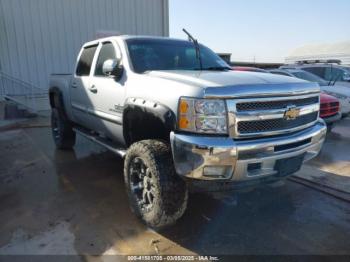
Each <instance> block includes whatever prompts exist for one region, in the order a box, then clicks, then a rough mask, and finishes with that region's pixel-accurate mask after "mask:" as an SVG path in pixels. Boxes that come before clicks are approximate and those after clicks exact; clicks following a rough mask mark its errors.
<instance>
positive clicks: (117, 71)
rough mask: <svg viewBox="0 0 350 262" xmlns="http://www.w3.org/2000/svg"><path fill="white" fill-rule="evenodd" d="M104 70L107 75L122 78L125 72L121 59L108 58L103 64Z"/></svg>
mask: <svg viewBox="0 0 350 262" xmlns="http://www.w3.org/2000/svg"><path fill="white" fill-rule="evenodd" d="M102 72H103V74H104V75H106V76H114V77H116V78H120V77H121V75H122V73H123V67H122V65H121V59H108V60H106V61H105V62H104V63H103V65H102Z"/></svg>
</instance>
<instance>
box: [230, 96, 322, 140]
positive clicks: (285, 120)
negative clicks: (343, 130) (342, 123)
mask: <svg viewBox="0 0 350 262" xmlns="http://www.w3.org/2000/svg"><path fill="white" fill-rule="evenodd" d="M227 108H228V111H229V130H230V136H231V137H234V138H246V137H260V136H271V135H278V134H284V133H288V132H293V131H297V130H301V129H303V128H306V127H308V126H311V125H312V124H314V123H315V122H316V121H317V119H318V115H319V109H320V106H319V95H318V94H312V95H302V96H292V97H272V98H249V99H230V100H227ZM291 110H292V111H293V112H294V113H295V112H297V113H296V115H295V116H294V115H292V117H289V115H288V114H287V113H289V111H291Z"/></svg>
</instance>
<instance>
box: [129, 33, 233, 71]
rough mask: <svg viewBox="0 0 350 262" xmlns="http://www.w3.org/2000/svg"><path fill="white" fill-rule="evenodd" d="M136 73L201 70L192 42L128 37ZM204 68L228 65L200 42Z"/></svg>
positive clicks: (222, 67)
mask: <svg viewBox="0 0 350 262" xmlns="http://www.w3.org/2000/svg"><path fill="white" fill-rule="evenodd" d="M126 43H127V46H128V50H129V54H130V58H131V62H132V65H133V68H134V71H135V72H136V73H143V72H145V71H149V70H200V63H199V59H198V58H197V56H196V49H195V47H194V44H193V43H192V42H189V41H181V40H170V39H127V40H126ZM200 53H201V59H202V69H203V70H226V69H230V67H229V65H228V64H227V63H226V62H225V61H224V60H222V59H221V58H220V57H219V56H218V55H217V54H215V53H214V52H213V51H211V50H210V49H209V48H207V47H205V46H203V45H200Z"/></svg>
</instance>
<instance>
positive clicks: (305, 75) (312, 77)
mask: <svg viewBox="0 0 350 262" xmlns="http://www.w3.org/2000/svg"><path fill="white" fill-rule="evenodd" d="M291 73H292V74H293V75H294V76H296V77H297V78H300V79H304V80H306V81H310V82H317V83H318V84H319V85H320V86H326V85H328V83H327V81H324V80H323V79H322V78H320V77H318V76H316V75H314V74H311V73H309V72H304V71H299V72H291Z"/></svg>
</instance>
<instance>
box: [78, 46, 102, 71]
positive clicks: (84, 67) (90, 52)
mask: <svg viewBox="0 0 350 262" xmlns="http://www.w3.org/2000/svg"><path fill="white" fill-rule="evenodd" d="M96 48H97V45H94V46H88V47H85V48H84V50H83V52H82V53H81V56H80V58H79V62H78V66H77V70H76V75H77V76H88V75H89V74H90V70H91V64H92V60H93V59H94V55H95V52H96Z"/></svg>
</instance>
